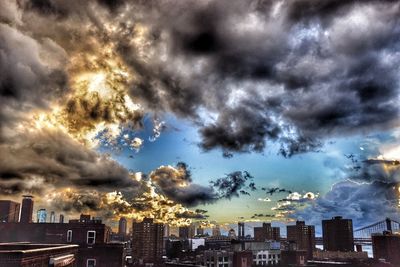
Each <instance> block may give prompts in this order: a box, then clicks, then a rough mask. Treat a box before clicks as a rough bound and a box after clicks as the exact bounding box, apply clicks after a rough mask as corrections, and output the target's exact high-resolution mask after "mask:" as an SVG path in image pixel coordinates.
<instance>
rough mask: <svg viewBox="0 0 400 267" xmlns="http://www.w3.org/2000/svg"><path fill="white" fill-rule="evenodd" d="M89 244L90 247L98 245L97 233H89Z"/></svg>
mask: <svg viewBox="0 0 400 267" xmlns="http://www.w3.org/2000/svg"><path fill="white" fill-rule="evenodd" d="M87 243H88V244H89V245H92V244H94V243H96V231H87Z"/></svg>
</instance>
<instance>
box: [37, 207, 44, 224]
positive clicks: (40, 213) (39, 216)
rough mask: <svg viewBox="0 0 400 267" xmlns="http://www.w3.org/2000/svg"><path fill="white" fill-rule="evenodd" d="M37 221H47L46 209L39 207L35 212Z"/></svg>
mask: <svg viewBox="0 0 400 267" xmlns="http://www.w3.org/2000/svg"><path fill="white" fill-rule="evenodd" d="M36 218H37V222H38V223H45V222H46V221H47V211H46V209H39V210H38V211H37V214H36Z"/></svg>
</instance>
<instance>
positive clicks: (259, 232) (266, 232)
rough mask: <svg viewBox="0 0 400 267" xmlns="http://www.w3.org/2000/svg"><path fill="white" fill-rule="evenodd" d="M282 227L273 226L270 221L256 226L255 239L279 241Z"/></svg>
mask: <svg viewBox="0 0 400 267" xmlns="http://www.w3.org/2000/svg"><path fill="white" fill-rule="evenodd" d="M280 238H281V236H280V228H279V227H272V226H271V224H270V223H263V224H262V226H261V227H254V240H255V241H265V240H275V241H279V240H280Z"/></svg>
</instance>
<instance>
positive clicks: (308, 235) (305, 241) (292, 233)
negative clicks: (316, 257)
mask: <svg viewBox="0 0 400 267" xmlns="http://www.w3.org/2000/svg"><path fill="white" fill-rule="evenodd" d="M287 241H288V242H289V243H294V244H295V247H296V250H299V251H300V250H303V251H306V255H307V259H312V257H313V251H314V250H315V227H314V226H313V225H306V224H305V222H304V221H296V225H288V226H287ZM289 254H290V253H289ZM289 254H288V255H289ZM292 254H293V253H292ZM294 254H295V255H298V254H296V253H294ZM290 255H291V254H290ZM299 255H300V254H299ZM296 257H297V256H296Z"/></svg>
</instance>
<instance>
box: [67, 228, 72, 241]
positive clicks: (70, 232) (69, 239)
mask: <svg viewBox="0 0 400 267" xmlns="http://www.w3.org/2000/svg"><path fill="white" fill-rule="evenodd" d="M67 242H68V243H71V242H72V230H68V231H67Z"/></svg>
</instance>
